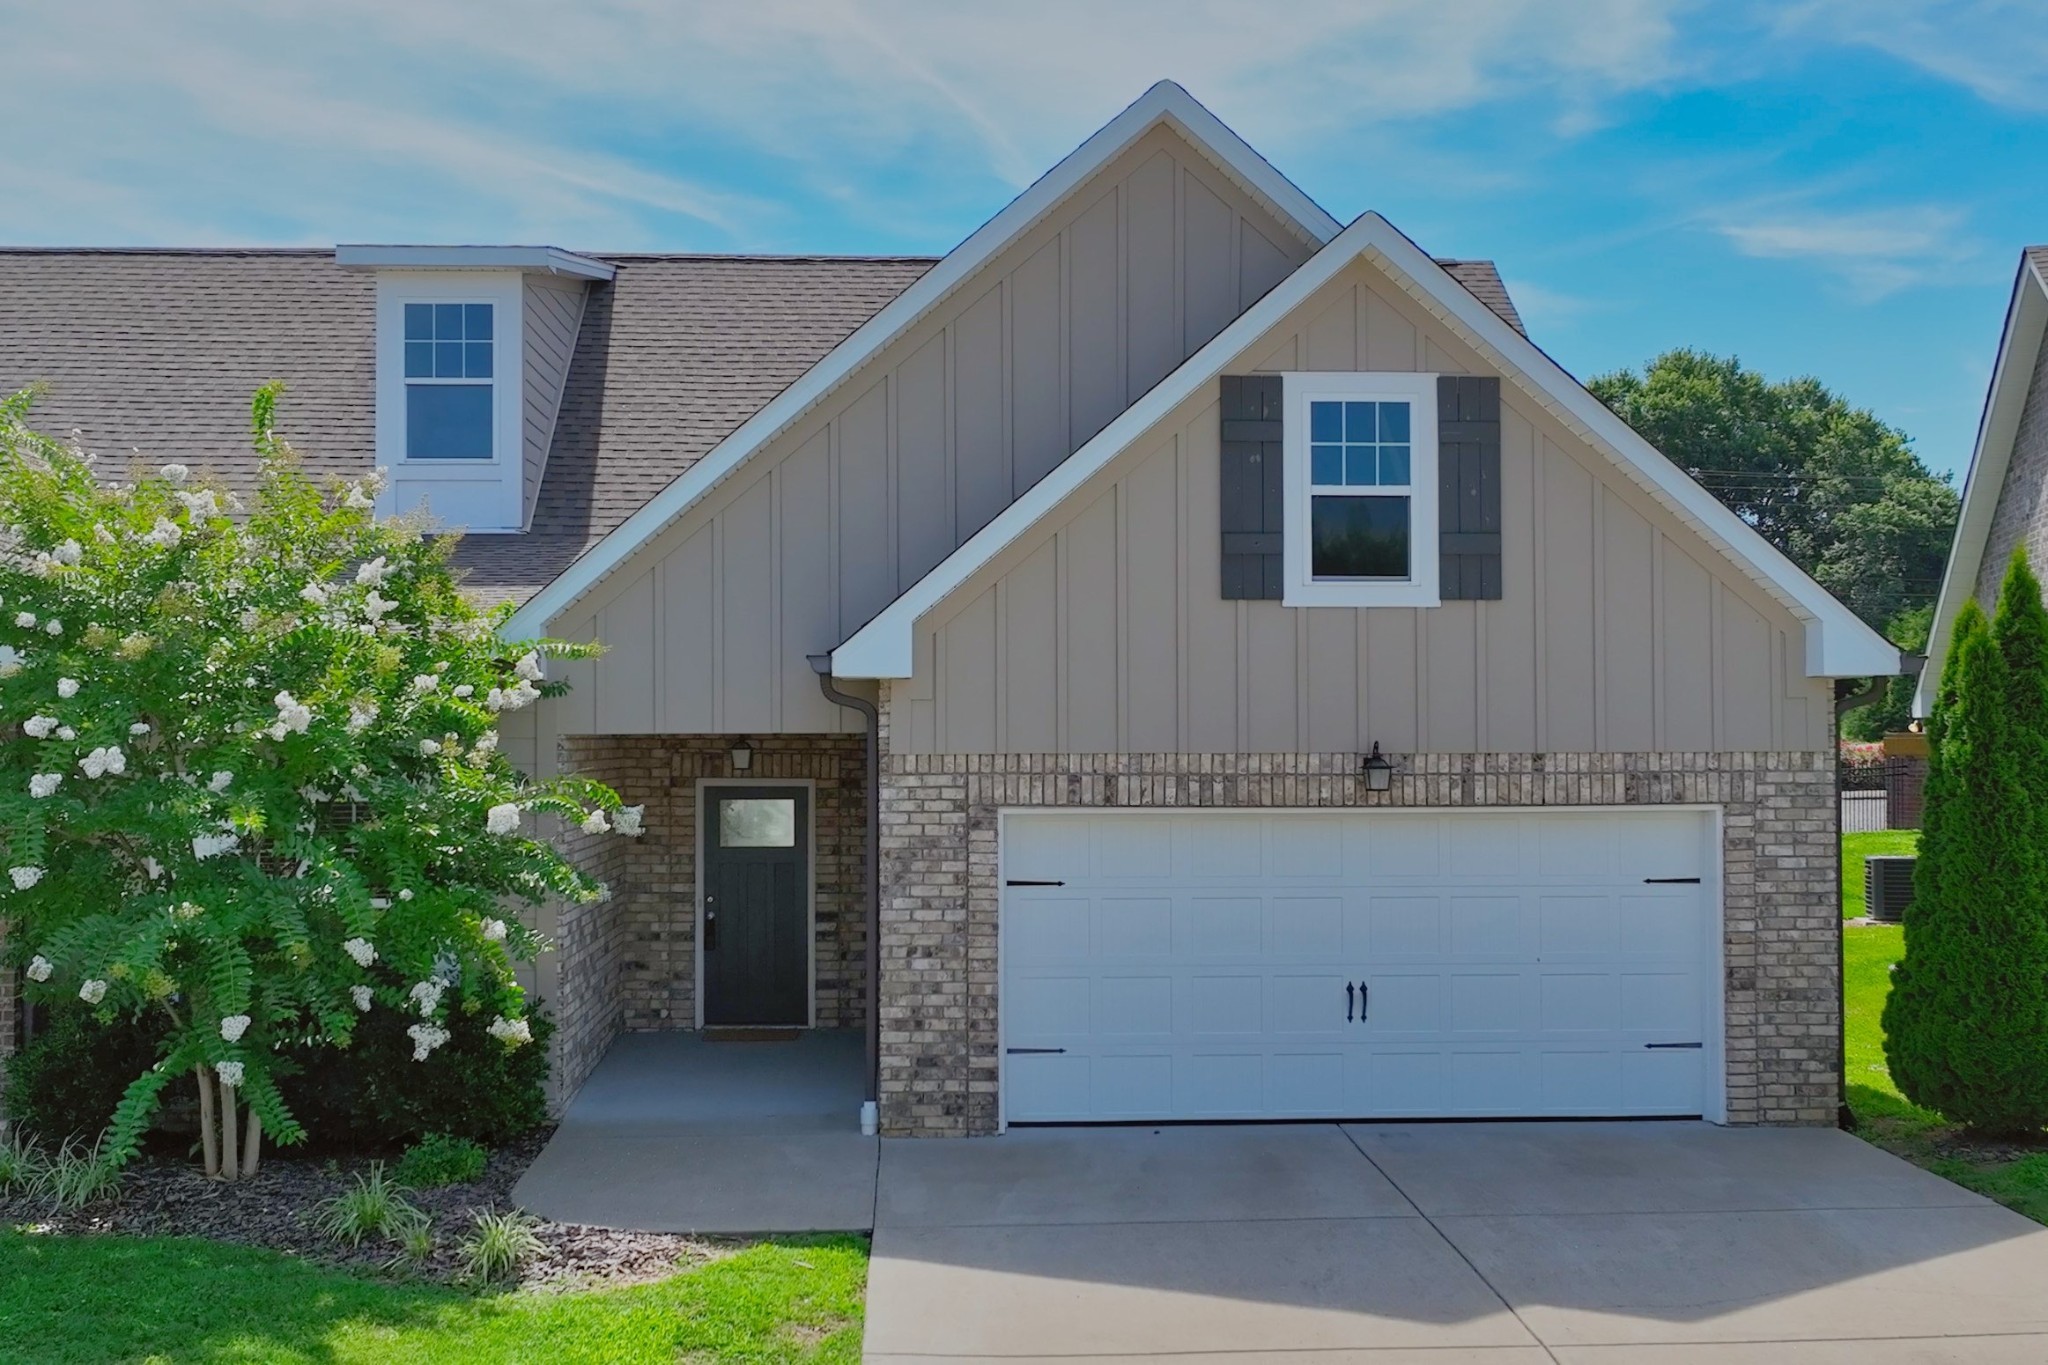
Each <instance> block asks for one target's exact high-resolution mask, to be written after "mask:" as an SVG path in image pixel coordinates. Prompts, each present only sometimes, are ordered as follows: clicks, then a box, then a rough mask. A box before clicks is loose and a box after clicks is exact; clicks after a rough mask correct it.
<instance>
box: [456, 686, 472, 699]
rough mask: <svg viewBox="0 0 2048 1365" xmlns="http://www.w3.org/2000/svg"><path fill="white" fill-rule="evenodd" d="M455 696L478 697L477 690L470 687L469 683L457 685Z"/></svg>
mask: <svg viewBox="0 0 2048 1365" xmlns="http://www.w3.org/2000/svg"><path fill="white" fill-rule="evenodd" d="M455 695H456V696H458V697H471V696H475V695H476V689H475V688H474V687H472V686H470V685H469V684H468V683H457V684H456V685H455Z"/></svg>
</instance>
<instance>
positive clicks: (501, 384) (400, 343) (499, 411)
mask: <svg viewBox="0 0 2048 1365" xmlns="http://www.w3.org/2000/svg"><path fill="white" fill-rule="evenodd" d="M525 297H526V291H525V287H524V279H523V277H522V276H521V275H520V274H519V273H518V272H517V271H476V270H460V271H457V270H391V271H383V272H380V273H379V275H378V277H377V463H378V464H380V465H383V466H385V467H386V468H387V469H389V470H390V473H391V478H390V480H389V482H388V483H387V484H386V486H385V491H384V492H383V493H380V494H379V495H378V499H377V504H378V505H377V510H378V512H379V514H380V515H389V514H390V513H391V512H393V511H395V510H396V509H397V507H398V505H399V504H398V501H397V498H396V494H397V493H398V492H399V490H400V488H401V486H410V487H411V488H413V489H415V490H417V489H419V488H420V487H421V486H423V485H424V486H427V487H428V488H429V489H431V488H432V486H434V485H442V486H448V485H467V486H468V488H467V490H466V496H465V497H464V498H463V502H464V503H465V504H466V505H470V506H474V505H476V502H477V499H478V498H479V497H481V498H486V499H489V500H490V502H491V504H492V505H494V506H496V507H497V509H498V512H497V515H496V516H495V517H494V518H493V520H492V521H491V522H490V523H488V524H486V523H484V522H481V521H473V522H470V523H468V524H467V525H466V526H465V527H464V529H466V530H469V531H474V532H479V533H490V532H509V531H518V530H520V529H522V524H523V522H524V518H525V511H526V504H525V493H524V489H523V488H522V486H521V482H522V479H523V478H524V475H525V458H526V446H525V425H524V420H525V418H524V409H525V394H524V376H525V368H526V359H525V358H526V345H525V336H526V318H525V313H524V309H525ZM408 303H488V304H490V305H491V306H492V309H493V313H492V319H491V344H492V349H493V355H492V358H491V380H490V383H491V458H490V459H488V460H446V459H440V460H436V459H422V460H413V459H408V458H406V453H405V404H406V398H405V386H406V379H405V305H406V304H408ZM472 382H473V381H472ZM434 501H435V500H434V499H432V498H431V495H430V498H429V502H430V505H432V504H433V502H434ZM435 511H436V514H437V516H439V517H440V518H441V520H442V521H443V522H445V523H447V524H448V525H450V526H451V527H453V526H455V525H457V524H459V523H457V522H455V521H454V519H453V518H450V517H448V516H447V514H446V512H445V511H444V509H442V508H440V507H436V508H435Z"/></svg>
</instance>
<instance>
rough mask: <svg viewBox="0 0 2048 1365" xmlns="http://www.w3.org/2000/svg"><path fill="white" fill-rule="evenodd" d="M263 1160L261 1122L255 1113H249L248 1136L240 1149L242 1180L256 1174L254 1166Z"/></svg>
mask: <svg viewBox="0 0 2048 1365" xmlns="http://www.w3.org/2000/svg"><path fill="white" fill-rule="evenodd" d="M262 1160H263V1120H262V1119H260V1118H257V1117H256V1111H255V1110H254V1109H251V1110H250V1111H249V1136H248V1139H247V1141H246V1142H245V1143H244V1145H243V1148H242V1179H244V1180H247V1179H248V1178H249V1177H250V1176H252V1175H255V1174H256V1166H257V1164H258V1163H259V1162H261V1161H262Z"/></svg>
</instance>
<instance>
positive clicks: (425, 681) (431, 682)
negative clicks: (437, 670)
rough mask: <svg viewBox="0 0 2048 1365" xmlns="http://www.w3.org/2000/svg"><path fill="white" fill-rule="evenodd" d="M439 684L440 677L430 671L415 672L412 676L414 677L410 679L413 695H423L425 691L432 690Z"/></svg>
mask: <svg viewBox="0 0 2048 1365" xmlns="http://www.w3.org/2000/svg"><path fill="white" fill-rule="evenodd" d="M440 685H441V679H440V678H439V677H438V676H436V675H435V674H432V673H421V674H417V675H416V676H414V678H413V680H412V690H413V695H415V696H421V697H423V696H425V695H426V694H427V693H429V692H431V691H433V690H434V689H435V688H437V687H439V686H440Z"/></svg>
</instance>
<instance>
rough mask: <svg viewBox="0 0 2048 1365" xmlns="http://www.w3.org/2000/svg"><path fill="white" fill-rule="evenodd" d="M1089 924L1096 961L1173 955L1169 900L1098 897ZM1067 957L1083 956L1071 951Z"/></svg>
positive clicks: (1171, 901) (1148, 897) (1157, 897)
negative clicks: (1097, 959)
mask: <svg viewBox="0 0 2048 1365" xmlns="http://www.w3.org/2000/svg"><path fill="white" fill-rule="evenodd" d="M1090 923H1091V924H1092V926H1093V931H1094V935H1095V956H1096V957H1097V958H1106V959H1132V958H1137V959H1144V958H1166V957H1171V956H1172V955H1173V900H1172V898H1171V897H1169V896H1098V897H1097V898H1096V900H1095V905H1094V913H1093V914H1092V915H1091V916H1090ZM1085 942H1086V940H1083V941H1082V943H1085ZM1080 946H1081V945H1080V944H1077V945H1075V947H1080ZM1069 955H1070V956H1085V953H1075V952H1073V950H1072V949H1070V950H1069Z"/></svg>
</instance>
